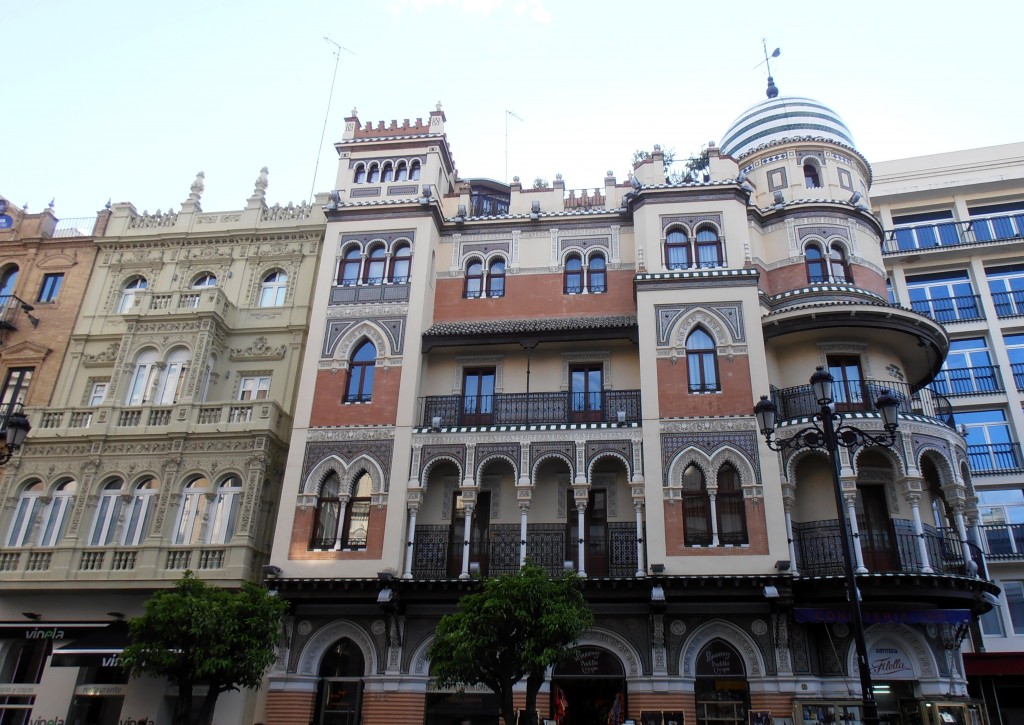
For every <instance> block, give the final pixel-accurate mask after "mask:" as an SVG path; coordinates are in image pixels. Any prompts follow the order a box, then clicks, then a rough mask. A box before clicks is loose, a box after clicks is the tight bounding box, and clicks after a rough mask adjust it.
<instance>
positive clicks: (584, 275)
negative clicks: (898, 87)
mask: <svg viewBox="0 0 1024 725" xmlns="http://www.w3.org/2000/svg"><path fill="white" fill-rule="evenodd" d="M562 291H563V292H564V293H565V294H567V295H578V294H587V293H590V294H603V293H605V292H607V291H608V264H607V261H606V260H605V258H604V255H603V254H601V253H600V252H597V253H595V254H592V255H590V257H589V259H588V260H587V263H586V264H584V263H583V258H582V257H581V256H580V255H579V254H576V253H572V254H570V255H569V256H568V257H566V258H565V264H564V265H563V272H562Z"/></svg>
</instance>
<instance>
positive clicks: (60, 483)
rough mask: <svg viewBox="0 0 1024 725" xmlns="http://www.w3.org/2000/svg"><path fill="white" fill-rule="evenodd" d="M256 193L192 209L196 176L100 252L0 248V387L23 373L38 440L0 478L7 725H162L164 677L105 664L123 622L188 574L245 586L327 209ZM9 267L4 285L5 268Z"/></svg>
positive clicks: (270, 509) (292, 388)
mask: <svg viewBox="0 0 1024 725" xmlns="http://www.w3.org/2000/svg"><path fill="white" fill-rule="evenodd" d="M267 184H268V177H267V172H266V169H264V170H263V171H262V172H261V173H260V175H259V177H258V179H257V180H256V185H255V188H254V190H253V193H252V196H251V197H250V198H249V200H248V202H247V204H246V206H245V208H243V209H239V210H233V211H228V212H204V211H203V210H202V208H201V194H202V192H203V188H204V179H203V175H202V174H200V175H199V176H197V178H196V180H195V182H194V183H193V185H192V187H191V193H190V194H189V196H188V198H187V200H186V201H185V202H184V203H183V204H182V205H181V209H180V211H168V212H166V213H163V212H160V211H157V212H156V213H153V214H150V213H148V212H142V213H139V212H138V211H137V210H136V209H135V208H134V207H133V206H132V205H131V204H129V203H119V204H114V205H113V206H112V207H111V208H110V209H109V211H104V212H102V213H101V215H100V216H101V220H102V221H103V225H104V226H103V228H102V229H98V230H97V235H96V236H95V238H91V237H85V236H83V237H82V238H81V239H80V238H78V237H69V236H66V235H63V234H61V233H59V232H60V231H61V230H62V229H63V226H62V225H63V222H62V223H61V224H58V225H57V227H56V228H57V230H58V233H56V234H54V235H53V238H52V239H51V238H48V236H49V235H48V234H47V233H46V232H45V231H41V232H37V233H36V234H38V235H41V236H42V237H43V239H42V240H41V241H36V242H32V241H31V240H28V241H24V237H25V236H26V235H25V234H22V240H19V241H17V242H7V241H2V240H0V248H2V250H3V252H4V253H5V254H6V253H7V251H8V249H15V248H18V249H20V247H16V245H17V244H22V245H24V246H26V247H28V246H30V245H31V244H34V245H35V247H34V248H33V249H32V251H33V256H32V259H33V265H34V266H30V267H28V268H24V269H21V271H19V272H17V273H16V274H17V281H16V282H13V281H12V283H11V284H12V286H11V288H10V289H9V290H8V288H7V287H5V288H4V289H5V294H10V295H15V296H17V297H18V300H19V302H21V301H23V302H25V303H26V304H22V305H20V310H19V309H17V307H18V305H17V304H14V305H6V306H5V307H4V309H5V311H6V312H5V314H8V313H10V314H11V315H13V321H12V323H11V326H10V327H8V328H7V331H6V332H4V333H3V334H5V335H23V337H22V338H20V339H19V340H20V341H19V343H18V346H17V347H15V351H16V352H17V354H18V355H20V357H18V358H17V362H8V361H7V354H8V351H9V348H8V340H9V339H11V338H7V339H5V340H4V348H3V353H2V359H3V361H4V365H5V366H6V369H7V380H8V383H7V386H8V390H13V388H12V385H13V383H12V382H11V381H12V380H14V379H15V378H14V376H15V372H14V371H15V370H23V369H28V372H27V373H26V372H22V373H20V375H21V377H20V378H18V379H19V380H21V381H22V387H21V388H19V389H18V390H22V391H23V390H24V388H25V387H27V378H28V376H29V375H31V377H32V381H33V382H32V388H31V389H29V392H28V394H27V396H25V395H23V394H22V393H18V392H17V391H16V392H12V393H10V394H5V395H7V397H5V399H4V401H5V403H9V402H12V401H18V402H21V401H23V402H24V403H25V410H26V412H27V414H28V416H29V419H30V421H31V425H32V431H31V434H30V435H29V437H28V439H27V441H26V443H25V445H24V446H23V447H22V449H21V450H20V451H19V452H18V453H17V455H15V456H14V458H13V459H12V460H11V461H10V462H8V463H7V464H6V465H5V466H4V467H3V469H2V471H3V482H4V485H3V494H2V502H0V509H2V511H3V521H2V524H0V526H2V535H3V537H4V539H3V542H2V546H0V628H2V637H3V638H2V640H0V662H2V663H3V669H2V670H0V676H2V677H0V682H2V683H3V684H0V721H2V722H4V723H26V722H55V723H60V722H68V723H78V722H82V723H104V724H106V723H111V724H114V723H125V722H145V721H153V722H158V723H166V722H168V721H169V714H170V711H171V704H172V703H171V698H173V697H174V696H175V692H174V691H173V690H172V689H170V688H168V687H167V684H166V682H164V681H162V680H156V679H140V680H133V681H131V682H129V681H128V679H127V676H126V675H125V673H124V671H123V670H122V669H121V668H120V667H118V666H117V665H118V659H117V654H118V652H119V651H120V650H121V648H122V647H123V646H124V644H125V641H126V640H125V637H126V633H127V627H126V625H125V620H126V619H130V618H132V617H135V616H138V615H140V614H141V613H142V611H143V606H144V603H145V601H146V599H147V597H148V596H149V594H151V593H152V592H153V591H154V590H156V589H159V588H163V587H170V586H173V584H174V583H175V582H176V581H177V580H178V579H180V577H181V576H182V574H183V572H184V571H186V570H188V569H191V570H193V571H195V572H196V574H197V575H198V576H200V577H202V578H203V579H204V580H206V581H208V582H211V583H214V584H217V585H219V586H224V587H236V586H239V585H240V584H241V583H242V582H244V581H258V580H259V579H260V577H261V571H262V567H263V565H264V564H266V562H267V560H268V557H269V548H270V539H271V532H272V529H273V526H272V522H273V520H274V517H275V513H276V506H277V503H278V501H279V494H280V485H281V477H282V471H283V468H284V463H285V456H286V452H287V445H288V440H289V436H290V434H291V427H292V406H293V403H294V400H295V393H296V385H297V376H298V371H299V361H300V359H301V357H302V354H303V351H304V349H305V346H306V331H307V329H308V324H309V319H308V317H309V310H310V307H309V299H310V290H311V288H312V281H313V279H314V273H315V269H316V265H317V259H318V256H319V252H320V244H321V241H322V238H323V230H324V217H323V213H322V211H321V207H322V205H323V204H324V203H326V201H327V198H326V196H325V197H324V198H322V199H320V200H319V203H317V204H314V205H309V204H301V205H299V206H294V205H292V204H289V205H287V206H284V207H282V206H280V205H274V206H268V205H267V203H266V201H265V195H266V189H267ZM47 222H49V223H50V228H51V230H52V227H53V224H52V215H48V214H47V213H46V212H44V213H43V215H42V218H41V220H40V224H41V225H42V227H43V228H44V229H45V225H46V224H47ZM75 245H77V247H76V246H75ZM94 257H95V267H94V266H93V259H94ZM3 264H5V265H7V266H5V267H3V268H2V270H0V271H2V272H3V274H4V275H5V276H4V277H3V279H4V280H7V279H8V276H7V275H9V276H10V278H11V279H12V280H13V279H14V273H9V272H8V270H11V269H13V268H14V267H13V265H15V264H19V263H18V262H17V261H16V260H12V259H9V258H8V257H7V256H5V257H4V258H3ZM90 270H92V274H91V276H90V275H89V271H90ZM62 273H63V274H64V275H65V277H64V279H63V283H62V284H61V283H60V282H59V281H58V282H53V281H51V280H53V279H54V277H53V275H59V274H62ZM86 281H87V282H88V284H87V285H86ZM72 282H73V284H72ZM4 284H6V282H4ZM24 294H27V295H28V296H27V297H26V296H22V295H24ZM12 299H13V298H12ZM27 307H28V308H31V307H34V309H32V310H31V311H30V312H27V311H26V308H27ZM79 308H80V311H81V312H80V314H77V313H78V312H79ZM57 313H60V314H61V315H66V317H64V318H62V319H65V320H66V321H67V322H68V325H69V326H68V327H67V330H66V333H64V336H63V339H62V338H61V335H60V334H59V333H60V331H61V329H62V328H61V327H59V326H57V325H54V326H53V327H51V326H50V317H51V315H55V314H57ZM29 315H31V317H30V316H29ZM76 315H77V318H76ZM32 317H34V318H38V320H39V325H38V328H33V327H31V326H29V325H28V322H29V321H30V320H31V318H32ZM5 319H6V318H5ZM71 323H74V326H73V328H72V327H70V324H71ZM15 326H16V327H17V330H16V331H12V330H13V327H15ZM28 333H33V334H34V336H33V337H31V338H26V337H24V335H26V334H28ZM67 333H70V334H67ZM46 346H49V347H50V348H51V351H49V352H47V350H46ZM65 347H66V348H67V349H66V352H65ZM31 355H35V356H37V357H38V358H39V359H41V360H42V366H41V367H40V368H38V369H39V370H41V371H46V376H45V377H46V380H47V381H48V383H47V384H48V386H49V387H50V388H52V394H48V395H46V394H42V392H41V391H40V390H39V389H38V388H37V387H36V383H37V382H38V381H39V379H40V378H41V377H43V376H42V375H40V374H38V373H36V372H35V371H34V370H32V369H31V363H30V362H23V360H28V359H29V357H28V356H31ZM61 359H63V365H62V366H61V364H60V362H61ZM47 366H49V367H47ZM58 367H60V371H61V372H60V375H59V376H57V374H56V369H57V368H58ZM255 707H256V698H255V696H254V695H253V694H252V693H249V692H246V693H232V694H231V695H230V696H223V697H222V698H221V700H220V702H219V705H218V710H217V714H216V721H217V722H218V723H221V724H226V723H235V724H238V725H241V724H242V723H251V722H252V719H253V712H254V710H255Z"/></svg>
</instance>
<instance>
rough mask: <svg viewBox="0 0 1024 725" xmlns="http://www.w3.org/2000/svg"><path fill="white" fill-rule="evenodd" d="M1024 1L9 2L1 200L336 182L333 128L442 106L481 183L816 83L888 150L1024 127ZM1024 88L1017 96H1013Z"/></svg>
mask: <svg viewBox="0 0 1024 725" xmlns="http://www.w3.org/2000/svg"><path fill="white" fill-rule="evenodd" d="M1022 24H1024V6H1022V5H1020V4H1018V3H1016V2H1009V1H1007V2H991V1H989V2H986V1H984V0H981V1H978V2H973V3H970V4H969V5H965V4H964V3H961V2H957V3H954V2H949V1H948V0H947V1H945V2H928V3H923V2H922V3H918V2H894V1H893V0H889V1H887V2H874V1H871V2H859V3H837V2H824V1H823V0H817V1H815V2H785V1H784V0H774V1H773V2H746V1H745V0H744V1H737V0H733V1H732V2H699V3H697V2H688V1H687V2H684V1H683V0H675V1H674V2H643V1H642V0H632V2H610V1H606V0H589V1H587V2H583V1H581V0H571V1H570V0H450V1H449V0H358V1H356V0H334V1H333V2H311V1H306V0H294V1H293V2H262V1H257V0H254V1H252V2H245V3H242V2H225V1H218V0H204V1H202V2H199V1H195V0H180V1H179V2H174V3H155V2H140V1H139V0H135V1H134V2H129V1H125V2H115V1H113V0H110V1H107V0H92V1H91V2H86V1H84V0H0V32H2V33H3V37H2V40H0V68H2V69H3V80H2V82H0V87H2V88H3V97H4V100H5V101H6V104H7V111H6V113H5V114H4V115H3V120H2V122H0V129H2V131H3V133H2V139H3V140H2V143H3V152H2V154H0V194H3V195H4V196H6V197H8V198H9V199H11V200H12V202H15V203H17V204H19V205H20V204H22V203H25V202H27V203H28V205H29V210H30V211H39V210H40V209H42V208H43V207H45V205H46V204H47V203H48V202H49V200H50V199H51V197H55V198H56V213H57V215H58V216H59V217H61V218H70V217H79V216H87V215H91V214H92V213H94V212H95V211H96V210H98V209H100V208H101V207H102V206H103V204H104V203H105V202H106V201H107V199H108V198H109V199H112V200H113V201H115V202H116V201H131V202H133V203H134V204H135V205H136V207H137V208H138V209H139V211H142V210H143V209H147V210H149V211H155V210H156V209H157V208H160V209H163V210H166V209H167V208H168V207H169V206H171V205H173V206H174V208H177V207H178V205H179V204H180V203H181V202H182V201H183V200H184V199H185V198H186V197H187V196H188V191H189V185H190V184H191V183H192V181H193V179H194V178H195V174H196V172H197V171H200V170H203V171H205V172H206V192H205V194H204V195H203V201H202V204H203V208H204V209H205V210H207V211H214V210H227V209H238V208H241V207H242V206H244V203H245V199H246V198H247V197H248V196H249V195H250V194H251V193H252V188H253V182H254V181H255V179H256V177H257V175H258V174H259V169H260V167H261V166H264V165H265V166H268V167H269V169H270V187H269V190H268V194H267V199H268V201H269V202H270V203H274V202H280V203H282V204H284V203H287V202H288V201H293V202H296V203H297V202H299V201H301V200H303V199H306V198H307V197H308V196H309V190H310V186H311V185H312V183H313V171H314V165H315V163H316V158H317V153H318V142H319V140H320V135H321V131H322V129H323V124H324V114H325V111H326V108H327V99H328V92H329V90H330V86H331V77H332V74H333V72H334V57H333V55H332V51H333V48H332V46H330V45H329V44H328V43H326V42H325V41H324V40H323V36H324V35H327V36H330V38H331V39H333V40H334V41H336V42H337V43H339V44H341V45H343V46H345V47H346V48H349V49H350V50H351V51H352V52H353V54H348V53H346V54H344V55H343V57H342V60H341V66H340V69H339V71H338V76H337V83H336V85H335V88H334V97H333V101H332V105H331V110H330V116H329V119H328V125H327V135H326V138H325V140H324V144H323V149H322V155H321V160H320V168H319V173H318V174H317V177H316V182H315V188H316V189H317V190H318V191H324V190H328V189H330V188H331V187H332V186H333V184H334V178H335V173H336V156H335V152H334V148H333V142H334V141H336V140H338V139H339V138H340V135H341V129H342V127H343V124H344V117H345V116H346V115H348V113H349V112H350V111H351V109H352V108H353V107H357V108H358V109H359V116H360V119H361V120H362V121H363V122H366V121H374V122H376V121H378V120H384V121H390V120H391V119H397V120H398V121H401V120H402V119H403V118H410V119H414V118H416V117H418V116H419V117H424V118H425V117H426V116H427V114H428V113H429V112H430V111H431V110H432V109H433V108H434V104H435V103H436V102H437V101H441V102H442V103H443V105H444V110H445V113H446V114H447V118H448V122H447V131H448V137H449V141H450V143H451V146H452V151H453V154H454V157H455V161H456V164H457V166H458V168H459V171H460V173H461V175H462V176H463V177H480V176H482V177H489V178H496V179H504V178H505V121H506V113H505V111H506V109H511V110H512V111H514V112H515V113H516V114H517V115H518V116H519V117H521V118H522V119H523V121H522V122H519V121H516V120H515V119H512V120H510V121H509V126H508V128H509V168H508V176H510V177H511V176H512V175H519V176H521V177H522V178H523V180H524V181H532V179H534V178H535V177H537V176H542V177H544V178H546V179H548V180H551V179H553V178H554V176H555V174H556V173H559V172H560V173H562V174H563V176H564V178H565V182H566V186H567V187H568V188H576V189H581V188H588V187H589V188H593V187H595V186H599V185H602V183H603V177H604V174H605V172H606V171H607V170H609V169H610V170H612V171H613V172H614V173H615V175H616V176H617V177H618V178H619V180H622V179H624V178H625V177H626V174H627V172H628V170H629V168H630V158H631V156H632V153H633V151H634V150H635V149H637V148H645V149H650V148H651V147H652V146H653V144H655V143H661V144H662V145H664V146H665V147H669V148H674V149H675V150H676V151H677V153H678V154H679V155H680V156H685V155H688V154H689V153H691V152H694V151H697V150H699V148H700V146H701V144H703V143H706V142H707V141H710V140H714V141H719V140H720V138H721V136H722V134H723V132H724V131H725V129H726V128H727V127H728V126H729V124H730V123H731V122H732V120H733V119H734V118H735V117H736V116H737V115H739V113H740V112H741V111H743V110H744V109H745V108H747V107H748V106H750V105H752V104H754V103H756V102H758V101H760V100H762V99H763V98H764V86H765V73H764V70H763V68H760V69H757V70H755V69H754V65H755V64H756V63H758V61H760V60H761V59H762V53H761V38H762V36H767V39H768V45H769V50H771V49H772V48H774V47H776V46H779V47H781V48H782V55H781V57H779V58H778V59H777V60H775V61H773V64H772V70H773V73H774V75H775V78H776V82H777V84H778V85H779V87H780V89H781V91H782V93H783V94H792V95H804V96H810V97H812V98H815V99H817V100H820V101H823V102H825V103H826V104H828V105H830V106H832V107H833V108H834V109H835V110H836V111H837V112H838V113H839V114H840V115H841V116H842V117H843V118H844V120H845V121H846V123H847V125H848V126H849V127H850V129H851V130H852V132H853V134H854V138H855V140H856V141H857V147H858V149H859V150H860V151H861V152H862V153H863V154H864V155H865V156H867V158H868V159H869V160H873V161H881V160H888V159H893V158H902V157H905V156H915V155H919V154H926V153H938V152H942V151H952V150H956V149H963V148H972V147H976V146H988V145H994V144H1001V143H1009V142H1014V141H1024V131H1022V130H1021V119H1022V118H1024V94H1022V93H1020V86H1019V83H1020V80H1019V77H1018V76H1019V68H1020V65H1021V64H1020V61H1019V57H1017V56H1016V54H1017V53H1018V51H1017V48H1018V47H1019V29H1020V27H1021V26H1022ZM1014 88H1016V89H1017V90H1014Z"/></svg>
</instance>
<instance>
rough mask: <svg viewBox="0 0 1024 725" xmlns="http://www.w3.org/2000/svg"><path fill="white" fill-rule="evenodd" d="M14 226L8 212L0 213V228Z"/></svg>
mask: <svg viewBox="0 0 1024 725" xmlns="http://www.w3.org/2000/svg"><path fill="white" fill-rule="evenodd" d="M13 226H14V219H12V218H11V217H10V215H8V214H0V229H10V228H11V227H13Z"/></svg>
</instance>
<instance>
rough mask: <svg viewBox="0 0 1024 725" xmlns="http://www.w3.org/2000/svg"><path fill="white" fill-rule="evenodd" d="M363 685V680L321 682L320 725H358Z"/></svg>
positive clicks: (328, 680)
mask: <svg viewBox="0 0 1024 725" xmlns="http://www.w3.org/2000/svg"><path fill="white" fill-rule="evenodd" d="M362 685H363V683H362V680H352V679H327V678H324V679H322V680H320V693H321V695H320V697H321V699H320V720H319V725H356V724H357V723H358V722H359V700H360V694H361V693H362Z"/></svg>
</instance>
